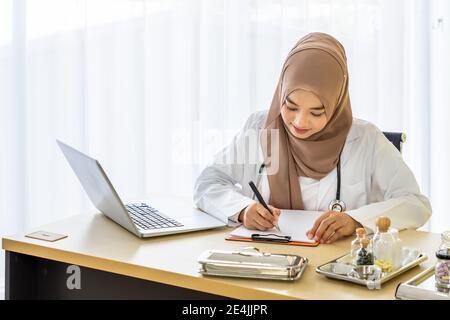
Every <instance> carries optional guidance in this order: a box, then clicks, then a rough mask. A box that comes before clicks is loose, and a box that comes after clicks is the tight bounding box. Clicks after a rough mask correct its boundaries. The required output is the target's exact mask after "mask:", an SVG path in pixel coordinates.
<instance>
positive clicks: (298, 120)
mask: <svg viewBox="0 0 450 320" xmlns="http://www.w3.org/2000/svg"><path fill="white" fill-rule="evenodd" d="M294 124H295V126H296V127H297V128H307V127H308V117H307V116H306V115H305V114H303V112H297V114H296V115H295V119H294Z"/></svg>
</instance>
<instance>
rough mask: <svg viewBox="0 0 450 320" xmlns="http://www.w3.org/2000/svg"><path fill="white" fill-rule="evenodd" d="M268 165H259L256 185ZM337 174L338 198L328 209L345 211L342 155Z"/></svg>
mask: <svg viewBox="0 0 450 320" xmlns="http://www.w3.org/2000/svg"><path fill="white" fill-rule="evenodd" d="M265 166H266V164H265V163H263V164H261V166H260V167H259V170H258V173H259V177H258V181H257V184H256V185H259V183H260V181H261V173H262V170H263V169H264V167H265ZM336 174H337V188H336V199H334V200H332V201H331V202H330V204H329V205H328V209H329V210H330V211H336V212H344V211H345V210H346V209H347V207H346V205H345V202H344V201H342V200H341V157H339V160H338V163H337V166H336Z"/></svg>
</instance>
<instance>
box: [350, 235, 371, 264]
mask: <svg viewBox="0 0 450 320" xmlns="http://www.w3.org/2000/svg"><path fill="white" fill-rule="evenodd" d="M369 243H370V241H369V239H365V238H364V239H361V240H360V247H359V249H358V250H357V251H356V254H355V260H354V262H353V264H354V265H355V266H369V265H373V262H374V261H373V252H372V250H371V248H370V247H369Z"/></svg>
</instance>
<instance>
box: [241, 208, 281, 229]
mask: <svg viewBox="0 0 450 320" xmlns="http://www.w3.org/2000/svg"><path fill="white" fill-rule="evenodd" d="M269 208H270V210H271V211H272V212H273V215H272V214H271V213H270V212H269V210H267V209H266V208H264V206H263V205H262V204H261V203H259V202H255V203H253V204H251V205H249V206H248V207H246V208H245V209H243V210H242V211H241V213H240V214H239V218H238V219H239V222H242V223H243V225H244V226H245V227H246V228H247V229H250V230H261V231H265V230H269V229H272V228H273V227H274V226H275V224H278V218H279V216H280V213H281V211H280V209H278V208H275V207H273V206H271V205H269Z"/></svg>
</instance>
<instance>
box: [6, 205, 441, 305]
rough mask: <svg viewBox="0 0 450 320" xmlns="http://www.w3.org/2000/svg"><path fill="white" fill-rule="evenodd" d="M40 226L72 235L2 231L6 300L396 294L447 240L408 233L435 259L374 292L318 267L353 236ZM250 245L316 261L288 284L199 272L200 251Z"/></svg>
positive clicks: (102, 223)
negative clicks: (261, 239) (262, 237)
mask: <svg viewBox="0 0 450 320" xmlns="http://www.w3.org/2000/svg"><path fill="white" fill-rule="evenodd" d="M152 203H155V202H152ZM160 203H161V205H163V204H164V203H167V202H164V201H163V202H160ZM186 205H188V206H189V205H190V204H189V203H187V204H186ZM155 206H157V204H155ZM157 207H158V208H162V207H160V206H157ZM37 230H45V231H49V232H55V233H63V234H67V235H68V238H65V239H63V240H59V241H56V242H53V243H52V242H45V241H40V240H35V239H31V238H27V237H25V236H24V235H22V234H19V235H14V236H10V237H5V238H3V239H2V246H3V249H4V250H6V286H5V288H6V298H7V299H20V298H66V299H79V298H83V299H86V298H87V299H89V298H112V299H114V298H122V299H126V298H145V299H177V298H186V299H193V298H201V299H205V298H221V297H227V298H236V299H394V293H395V288H396V287H397V285H398V283H399V282H403V281H406V280H407V279H409V278H411V277H412V276H414V275H415V274H417V273H419V272H420V271H422V270H424V269H425V268H426V267H428V266H431V265H432V264H434V262H435V258H434V251H435V250H436V248H437V247H438V246H439V244H440V236H439V235H438V234H433V233H427V232H421V231H413V230H407V231H403V232H401V233H400V237H401V239H402V241H403V243H404V244H405V245H407V246H410V247H415V248H418V249H420V250H422V251H424V252H425V253H427V255H428V257H429V258H428V260H427V261H426V262H424V263H423V264H422V265H421V266H419V267H416V268H413V269H412V270H410V271H408V272H406V273H404V274H403V275H401V276H399V277H398V278H396V279H393V280H391V281H390V282H388V283H386V284H384V285H383V287H382V289H381V290H372V291H371V290H368V289H366V288H365V287H362V286H359V285H356V284H352V283H347V282H343V281H339V280H332V279H327V278H325V277H323V276H321V275H319V274H317V273H316V272H315V268H316V267H317V266H318V265H321V264H323V263H325V262H327V261H329V260H331V259H333V258H336V257H339V256H341V255H343V254H345V253H347V252H348V251H349V247H350V241H351V239H350V238H349V239H344V240H341V241H338V242H336V243H334V244H331V245H320V246H319V247H316V248H309V247H299V246H287V245H280V244H261V243H254V244H251V243H244V242H235V241H225V240H224V237H225V236H226V235H227V234H228V233H229V231H230V230H231V229H229V228H224V229H219V230H208V231H199V232H194V233H186V234H179V235H171V236H163V237H157V238H149V239H144V240H143V239H139V238H137V237H136V236H134V235H133V234H131V233H129V232H128V231H126V230H125V229H123V228H122V227H120V226H119V225H117V224H116V223H114V222H113V221H111V220H109V219H108V218H107V217H105V216H104V215H101V214H94V215H78V216H74V217H71V218H69V219H65V220H62V221H59V222H55V223H52V224H50V225H47V226H43V227H40V228H36V229H34V230H30V231H37ZM249 245H253V246H255V247H257V248H259V249H260V250H262V251H268V252H275V253H291V254H298V255H302V256H306V257H308V258H309V260H310V265H309V266H308V267H307V269H306V270H305V272H304V274H303V276H302V278H301V279H299V280H298V281H295V282H289V283H287V282H278V281H270V280H246V279H233V278H219V277H206V276H205V277H204V276H202V275H200V274H199V273H198V267H199V265H198V263H197V257H198V256H199V255H200V254H201V253H202V252H203V251H204V250H207V249H224V250H237V249H243V248H244V247H246V246H249ZM69 265H78V266H80V267H81V289H80V290H77V289H74V290H69V289H68V288H67V285H66V281H67V278H68V277H69V276H70V274H67V272H66V271H67V267H68V266H69Z"/></svg>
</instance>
